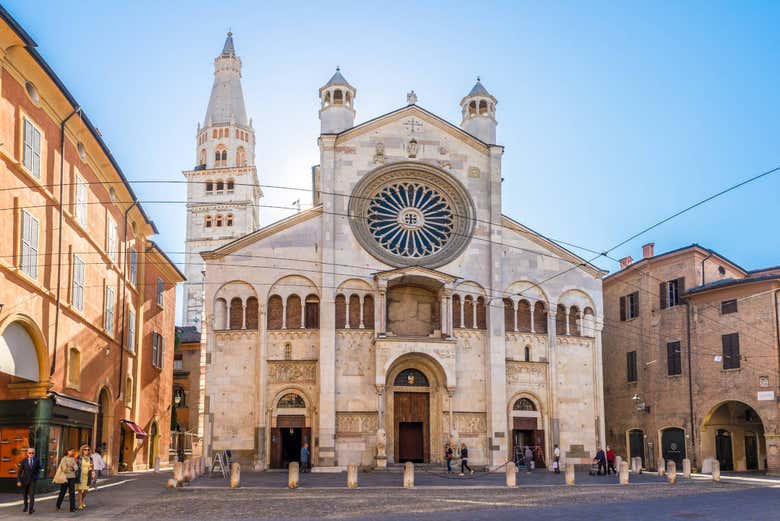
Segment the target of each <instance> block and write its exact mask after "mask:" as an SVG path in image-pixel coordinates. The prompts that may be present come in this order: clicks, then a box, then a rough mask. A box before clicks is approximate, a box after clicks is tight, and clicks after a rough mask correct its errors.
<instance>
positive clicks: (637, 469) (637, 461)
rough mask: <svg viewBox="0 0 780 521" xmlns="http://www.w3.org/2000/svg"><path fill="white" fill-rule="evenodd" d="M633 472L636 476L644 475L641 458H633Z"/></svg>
mask: <svg viewBox="0 0 780 521" xmlns="http://www.w3.org/2000/svg"><path fill="white" fill-rule="evenodd" d="M631 472H633V473H634V474H641V473H642V458H639V457H633V458H631Z"/></svg>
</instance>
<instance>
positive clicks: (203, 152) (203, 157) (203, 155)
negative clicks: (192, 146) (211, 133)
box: [198, 148, 206, 165]
mask: <svg viewBox="0 0 780 521" xmlns="http://www.w3.org/2000/svg"><path fill="white" fill-rule="evenodd" d="M198 164H199V165H205V164H206V149H205V148H202V149H201V151H200V161H198Z"/></svg>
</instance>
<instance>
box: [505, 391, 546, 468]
mask: <svg viewBox="0 0 780 521" xmlns="http://www.w3.org/2000/svg"><path fill="white" fill-rule="evenodd" d="M542 403H543V402H542V400H540V399H539V397H538V396H536V395H535V394H533V393H530V392H526V391H522V392H519V393H516V394H515V395H514V396H512V398H511V399H510V400H509V403H508V404H507V417H508V422H507V425H509V429H510V432H511V439H510V443H509V444H508V445H507V450H508V453H507V458H508V459H510V460H513V461H518V457H519V456H520V454H519V451H523V452H524V451H525V448H526V447H530V448H531V450H532V452H533V457H534V462H535V463H536V465H537V466H546V465H547V462H548V461H549V456H550V447H549V443H548V442H547V432H549V428H548V418H547V415H546V414H545V411H544V409H543V407H542ZM523 456H524V454H523Z"/></svg>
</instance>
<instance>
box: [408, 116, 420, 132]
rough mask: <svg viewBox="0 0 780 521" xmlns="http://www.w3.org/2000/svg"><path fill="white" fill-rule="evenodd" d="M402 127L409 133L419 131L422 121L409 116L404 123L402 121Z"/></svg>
mask: <svg viewBox="0 0 780 521" xmlns="http://www.w3.org/2000/svg"><path fill="white" fill-rule="evenodd" d="M404 128H405V129H406V130H408V131H409V132H411V133H415V132H419V131H421V130H422V123H420V122H419V121H417V120H416V119H414V118H410V119H409V120H408V121H406V123H404Z"/></svg>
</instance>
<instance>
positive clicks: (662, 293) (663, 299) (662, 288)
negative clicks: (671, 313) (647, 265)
mask: <svg viewBox="0 0 780 521" xmlns="http://www.w3.org/2000/svg"><path fill="white" fill-rule="evenodd" d="M666 289H667V284H666V282H662V283H660V284H659V285H658V295H660V297H661V309H666Z"/></svg>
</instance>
